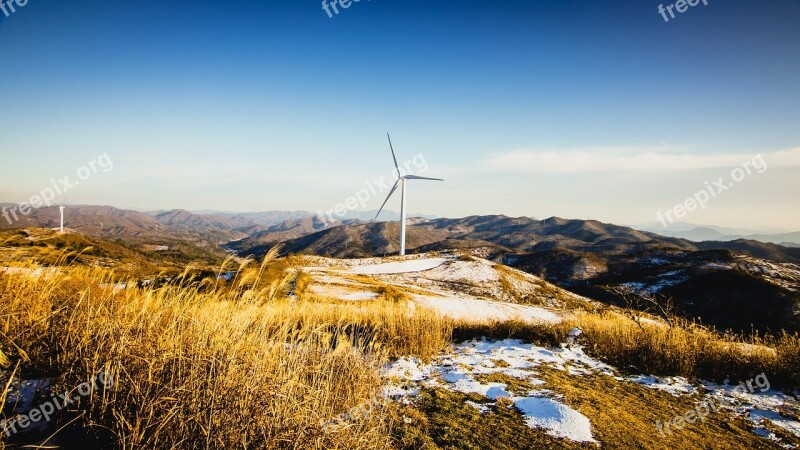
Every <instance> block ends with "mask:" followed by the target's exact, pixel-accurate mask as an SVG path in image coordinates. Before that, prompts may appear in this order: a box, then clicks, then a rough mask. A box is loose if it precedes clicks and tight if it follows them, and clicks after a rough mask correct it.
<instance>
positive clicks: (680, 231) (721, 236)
mask: <svg viewBox="0 0 800 450" xmlns="http://www.w3.org/2000/svg"><path fill="white" fill-rule="evenodd" d="M633 228H635V229H638V230H643V231H649V232H651V233H656V234H659V235H661V236H668V237H677V238H682V239H688V240H690V241H697V242H700V241H712V240H713V241H735V240H738V239H748V240H752V241H760V242H765V243H772V244H779V245H781V244H786V243H789V244H794V245H800V231H795V232H771V231H756V230H747V229H734V228H725V227H718V226H714V225H694V224H688V223H675V224H670V226H669V227H663V226H661V225H660V224H649V225H643V226H635V227H633Z"/></svg>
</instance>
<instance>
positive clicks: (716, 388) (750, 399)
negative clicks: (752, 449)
mask: <svg viewBox="0 0 800 450" xmlns="http://www.w3.org/2000/svg"><path fill="white" fill-rule="evenodd" d="M756 380H758V378H756ZM751 385H752V386H753V389H752V392H751V391H750V390H749V389H748V388H747V387H746V385H740V386H743V387H738V386H732V385H730V384H722V385H720V384H716V383H711V382H705V383H703V386H704V387H705V389H706V390H708V391H710V393H709V394H708V395H707V396H706V401H713V402H714V404H716V405H718V406H719V407H722V408H727V409H730V410H733V411H734V412H736V413H738V414H740V415H743V416H745V417H746V418H747V419H748V420H750V422H751V423H752V424H753V427H754V428H755V432H756V433H757V434H760V435H762V436H765V437H768V438H770V439H776V438H775V435H774V434H772V433H770V432H769V431H768V430H766V429H764V428H762V426H763V423H764V422H770V423H771V424H772V425H774V426H776V427H779V428H782V429H784V430H786V431H787V432H789V433H792V434H794V435H795V436H797V437H800V422H799V421H797V420H795V419H793V418H790V417H786V416H784V415H782V414H780V411H791V412H792V413H793V415H794V417H798V416H800V396H798V395H797V393H795V396H792V395H789V394H786V393H783V392H780V391H777V390H774V389H766V388H767V387H769V385H768V383H762V384H761V385H758V384H753V383H751ZM760 386H764V387H763V388H761V387H760ZM762 389H763V390H762Z"/></svg>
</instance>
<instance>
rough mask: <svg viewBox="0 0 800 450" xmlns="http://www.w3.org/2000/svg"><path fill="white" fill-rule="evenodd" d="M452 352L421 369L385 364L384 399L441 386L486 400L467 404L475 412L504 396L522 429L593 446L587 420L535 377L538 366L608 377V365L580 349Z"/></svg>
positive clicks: (475, 345) (510, 345) (506, 345)
mask: <svg viewBox="0 0 800 450" xmlns="http://www.w3.org/2000/svg"><path fill="white" fill-rule="evenodd" d="M452 350H453V351H452V354H446V355H442V356H440V357H439V358H437V359H436V360H434V361H433V362H432V363H431V364H422V363H420V362H419V361H418V360H416V359H414V358H401V359H398V360H397V361H395V362H393V363H391V364H388V365H387V366H386V367H385V368H384V370H383V373H382V375H383V376H384V378H386V379H387V381H388V384H387V387H386V388H385V391H384V395H386V396H390V397H392V398H396V399H400V400H403V399H408V397H413V396H415V395H416V394H417V392H418V390H419V386H430V387H441V388H445V389H449V390H452V391H457V392H463V393H475V394H480V395H482V396H484V397H486V399H487V401H486V402H484V403H474V402H470V403H469V404H470V405H472V406H473V407H475V408H477V409H478V410H479V411H481V412H486V411H488V410H489V407H490V406H491V405H492V404H494V402H496V401H497V399H499V398H502V397H506V398H508V400H510V401H511V403H512V404H513V405H514V406H515V407H516V408H517V409H518V410H519V411H520V413H522V416H523V418H524V419H525V422H526V423H527V424H528V426H530V427H532V428H540V429H543V430H545V431H547V433H549V434H550V435H552V436H555V437H561V438H567V439H571V440H573V441H577V442H595V439H594V436H593V435H592V425H591V422H590V420H589V419H588V418H587V417H586V416H584V415H583V414H581V413H580V412H579V411H577V410H575V409H573V408H571V407H570V406H568V405H566V404H564V403H563V402H561V401H560V400H561V399H560V398H559V396H558V395H556V394H555V393H554V392H553V391H551V390H549V389H543V388H541V386H542V385H543V384H544V382H543V381H542V380H540V379H538V378H537V373H536V369H537V368H538V367H541V366H545V365H546V366H549V367H552V368H555V369H557V370H568V371H569V372H570V373H571V374H581V373H589V372H604V373H609V374H611V373H612V372H611V371H610V367H609V366H607V365H606V364H603V363H602V362H600V361H597V360H594V359H592V358H590V357H588V356H586V354H584V353H583V350H581V348H580V347H575V346H566V345H565V346H562V347H560V348H557V349H548V348H544V347H539V346H535V345H532V344H524V343H522V342H521V341H518V340H514V339H507V340H501V341H486V340H473V341H468V342H464V343H461V344H458V345H454V346H453V349H452ZM491 374H502V375H506V376H509V377H513V378H516V379H520V380H524V381H525V382H527V384H528V385H529V386H531V388H530V389H528V390H527V391H526V392H510V390H509V387H508V386H507V385H506V384H505V383H501V382H492V381H481V380H480V377H481V376H482V375H491Z"/></svg>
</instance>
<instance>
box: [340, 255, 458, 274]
mask: <svg viewBox="0 0 800 450" xmlns="http://www.w3.org/2000/svg"><path fill="white" fill-rule="evenodd" d="M446 262H447V259H445V258H426V259H411V260H407V261H395V262H388V263H381V264H373V265H364V266H356V267H353V268H352V269H350V271H351V272H353V273H358V274H362V275H385V274H392V273H408V272H422V271H424V270H430V269H433V268H434V267H439V266H441V265H442V264H444V263H446Z"/></svg>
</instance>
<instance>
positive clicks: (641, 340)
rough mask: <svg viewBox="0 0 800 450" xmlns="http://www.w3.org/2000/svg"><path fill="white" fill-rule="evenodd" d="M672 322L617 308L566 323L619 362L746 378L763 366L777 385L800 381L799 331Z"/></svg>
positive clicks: (593, 348) (658, 370) (649, 369)
mask: <svg viewBox="0 0 800 450" xmlns="http://www.w3.org/2000/svg"><path fill="white" fill-rule="evenodd" d="M673 323H674V324H675V326H673V327H671V328H670V327H667V326H666V325H664V324H656V323H644V324H643V325H642V327H639V326H638V325H637V324H636V323H635V322H633V321H632V320H630V319H628V318H627V317H624V316H622V315H620V314H617V313H613V312H608V311H607V312H604V313H602V314H591V313H586V314H579V315H577V316H575V317H574V318H573V319H571V320H569V321H567V322H566V323H565V326H568V327H569V326H578V327H580V328H581V329H582V330H583V332H584V342H585V343H586V345H587V350H588V351H589V352H590V353H592V354H594V355H595V356H599V357H601V358H602V359H604V360H606V361H607V362H609V363H611V364H613V365H616V366H617V367H630V366H633V367H635V368H636V370H638V371H641V372H646V373H652V374H660V375H682V376H686V377H701V378H709V379H714V380H718V381H721V380H724V379H725V378H730V379H731V380H747V379H750V378H752V377H753V376H755V375H757V374H759V373H761V372H765V373H766V374H767V375H768V376H769V379H770V381H771V382H772V384H773V385H775V386H784V387H796V386H800V376H798V375H799V373H798V370H799V369H798V367H800V336H798V335H796V334H795V335H790V334H787V333H782V334H781V335H779V336H760V335H758V334H753V335H750V336H734V335H729V334H720V333H718V332H716V331H714V330H712V329H709V328H706V327H703V326H700V325H698V324H695V323H692V322H689V321H686V320H681V319H678V318H674V319H673Z"/></svg>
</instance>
